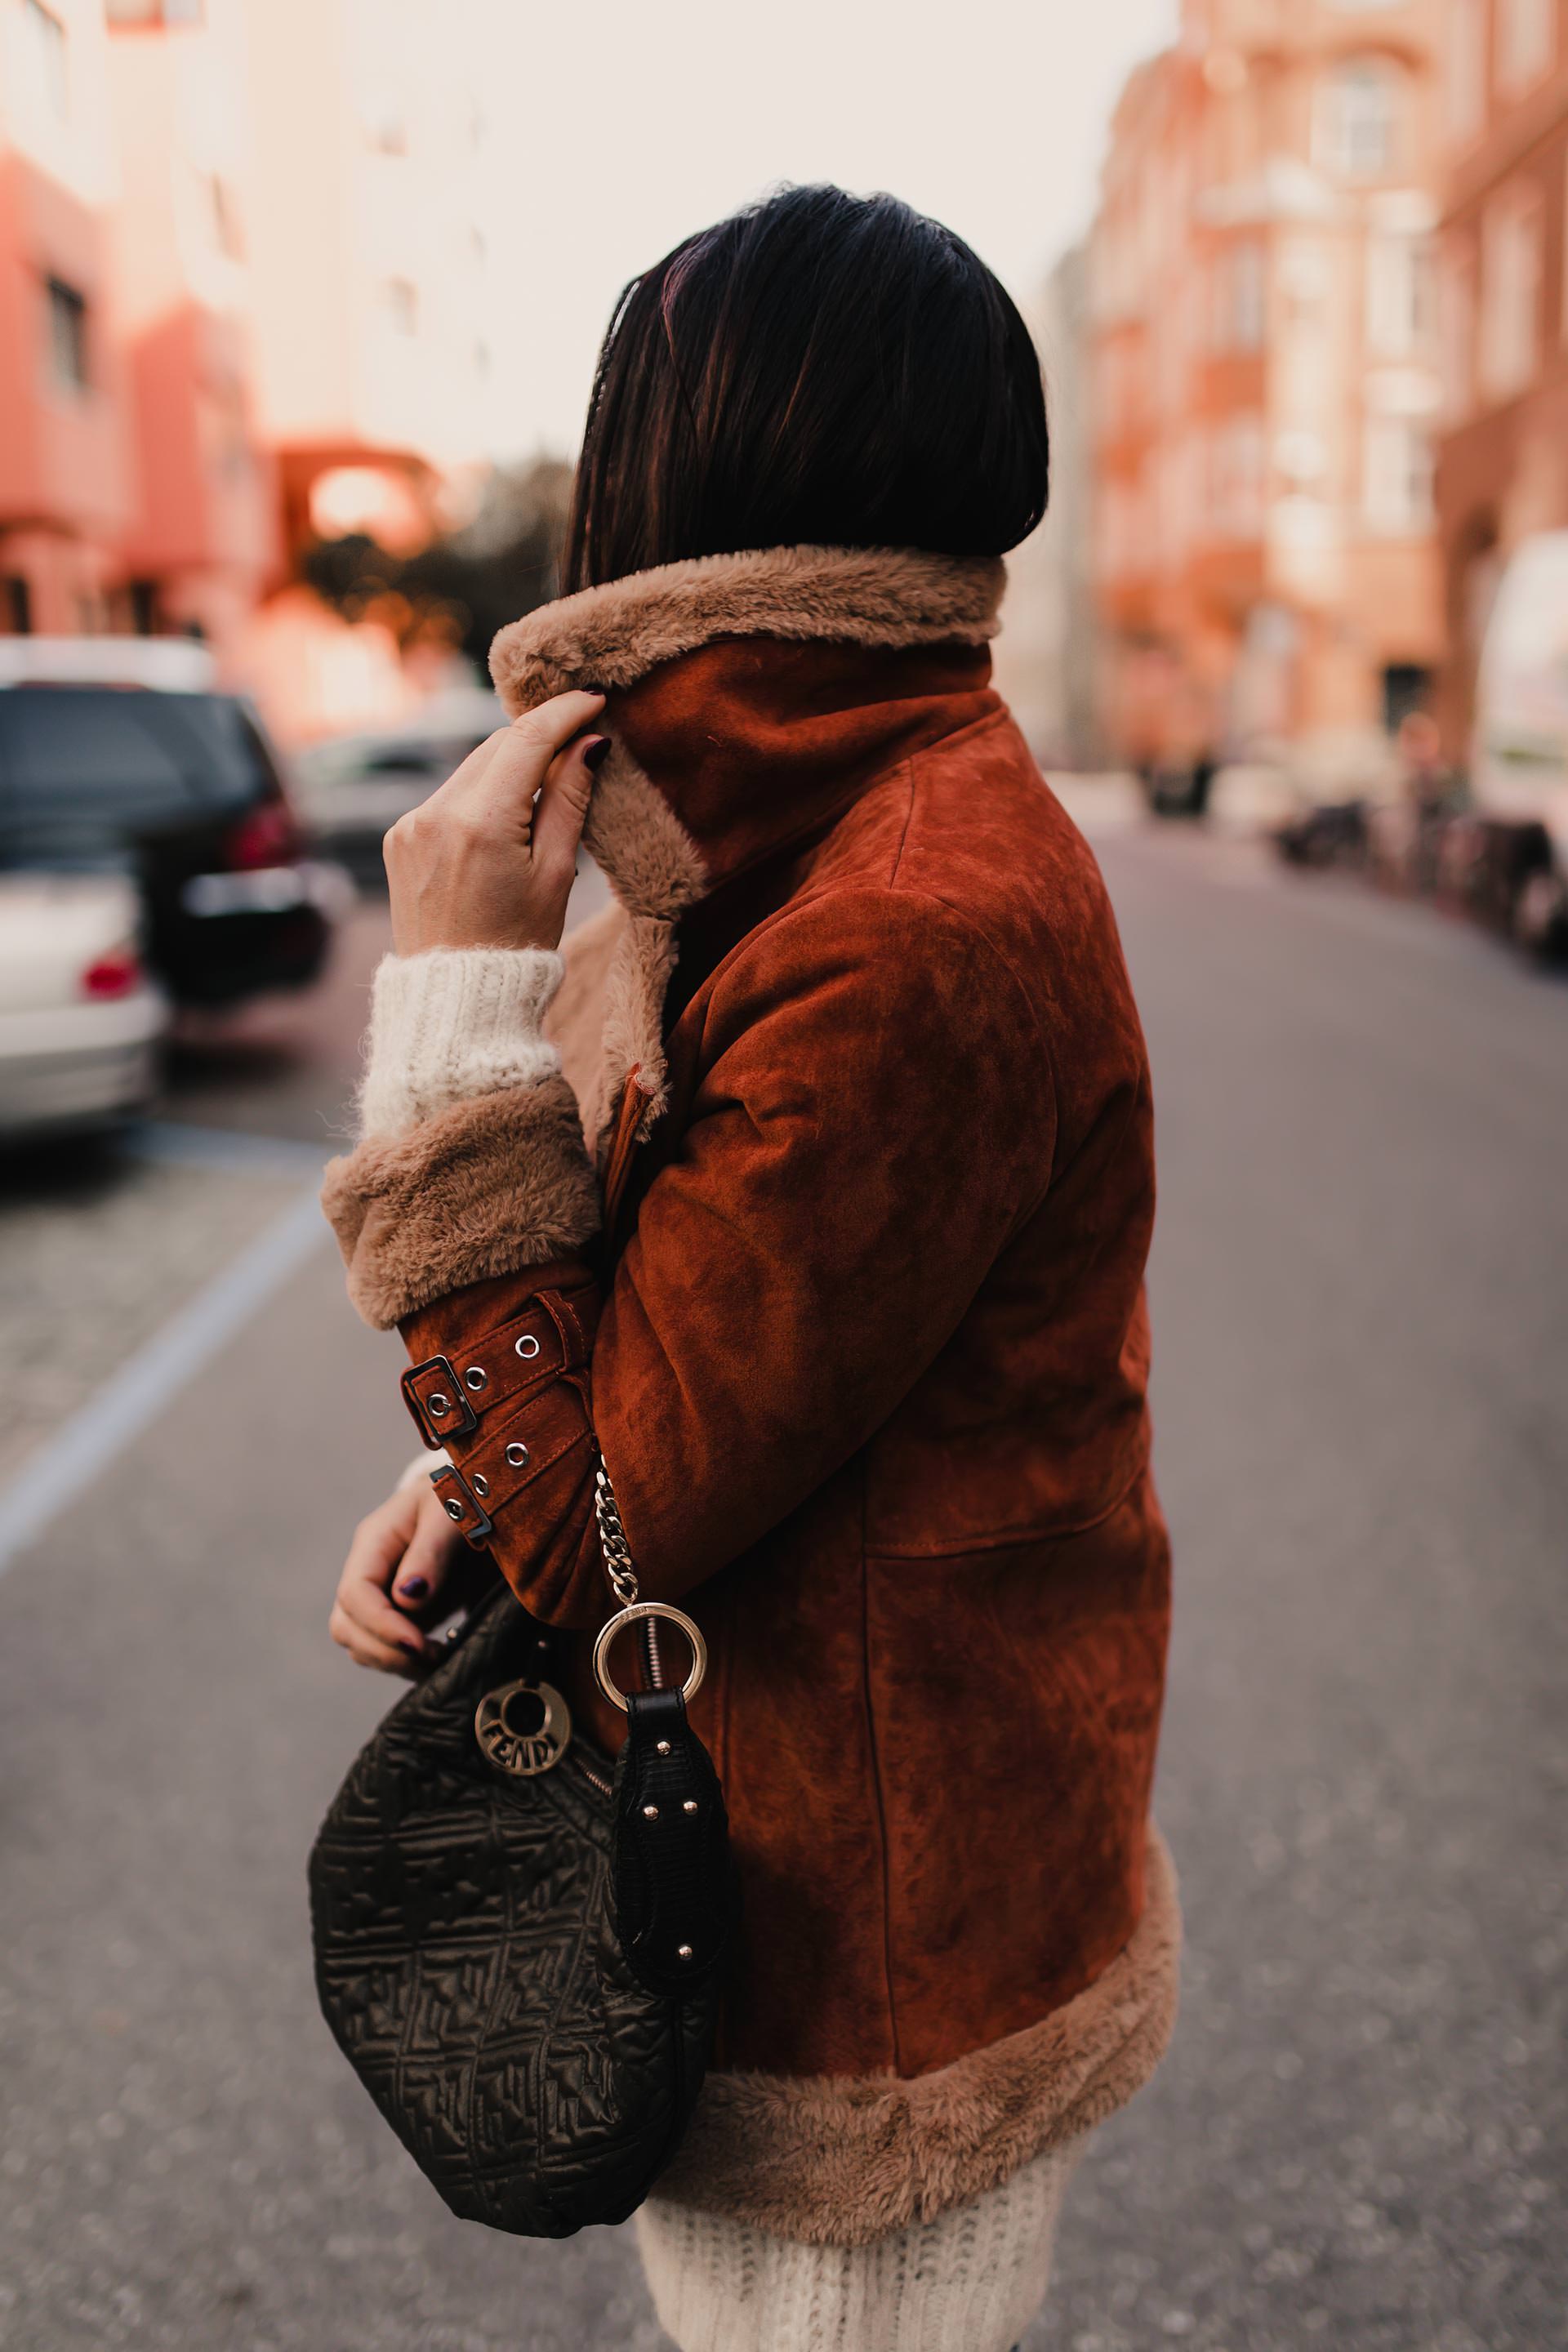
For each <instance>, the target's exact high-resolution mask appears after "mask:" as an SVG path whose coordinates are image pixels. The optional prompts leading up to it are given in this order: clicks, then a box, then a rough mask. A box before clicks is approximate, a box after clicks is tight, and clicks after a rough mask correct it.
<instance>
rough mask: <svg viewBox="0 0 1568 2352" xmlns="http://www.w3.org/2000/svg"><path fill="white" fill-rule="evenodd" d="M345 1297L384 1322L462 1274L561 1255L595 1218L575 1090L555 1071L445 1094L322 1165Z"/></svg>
mask: <svg viewBox="0 0 1568 2352" xmlns="http://www.w3.org/2000/svg"><path fill="white" fill-rule="evenodd" d="M321 1205H322V1207H323V1208H324V1209H325V1211H326V1213H327V1217H328V1220H329V1222H330V1223H331V1227H332V1230H333V1231H334V1233H335V1234H337V1237H338V1245H339V1247H340V1248H341V1249H342V1254H343V1259H344V1263H345V1264H346V1265H347V1267H348V1275H349V1297H351V1298H352V1299H353V1303H354V1305H355V1306H356V1307H358V1309H359V1311H360V1313H361V1314H362V1315H363V1317H364V1319H365V1321H366V1322H367V1323H370V1324H373V1325H374V1327H375V1328H376V1329H377V1330H383V1331H385V1330H390V1329H391V1328H392V1326H393V1325H394V1324H395V1323H399V1322H401V1321H402V1319H403V1318H404V1317H405V1315H412V1314H413V1312H414V1311H415V1309H416V1307H427V1306H428V1305H429V1304H430V1302H431V1300H432V1299H436V1298H444V1297H446V1295H447V1292H448V1291H451V1290H460V1289H462V1288H463V1287H464V1286H465V1285H466V1284H468V1283H470V1282H486V1281H488V1280H489V1277H490V1276H492V1275H497V1274H515V1273H517V1272H519V1271H520V1270H521V1268H523V1267H525V1266H531V1265H548V1264H549V1263H550V1262H551V1261H552V1259H555V1258H563V1257H573V1256H575V1255H576V1254H577V1253H578V1252H579V1251H580V1250H581V1248H582V1246H583V1244H584V1242H585V1241H586V1240H587V1239H588V1236H589V1235H590V1234H593V1233H595V1232H596V1231H597V1229H598V1223H599V1195H598V1188H597V1186H596V1185H595V1181H594V1171H593V1170H592V1168H591V1167H590V1165H589V1161H588V1154H587V1150H586V1149H585V1148H584V1141H583V1128H582V1122H581V1118H580V1116H579V1113H578V1109H577V1097H576V1096H575V1095H574V1093H573V1091H572V1089H571V1087H569V1086H568V1085H567V1083H566V1081H565V1079H564V1078H563V1077H562V1076H559V1075H557V1076H553V1077H548V1078H544V1079H542V1080H541V1081H540V1082H539V1083H538V1084H537V1085H535V1086H529V1087H515V1088H513V1089H511V1090H510V1092H506V1093H502V1094H491V1095H484V1096H481V1097H480V1098H479V1100H478V1101H477V1102H461V1103H456V1104H454V1105H453V1106H452V1108H450V1109H449V1110H444V1111H439V1112H437V1114H436V1116H435V1117H434V1118H426V1119H423V1120H421V1122H420V1124H419V1125H418V1126H417V1127H416V1128H414V1129H411V1130H410V1131H409V1133H408V1134H407V1135H404V1136H396V1137H392V1138H390V1139H387V1138H381V1137H374V1136H372V1137H367V1138H366V1139H365V1140H364V1142H363V1143H361V1144H360V1145H359V1146H358V1147H357V1148H356V1149H355V1150H353V1151H351V1152H350V1153H349V1154H348V1156H347V1158H346V1159H342V1160H331V1161H329V1162H328V1166H327V1173H326V1181H324V1183H323V1184H322V1187H321Z"/></svg>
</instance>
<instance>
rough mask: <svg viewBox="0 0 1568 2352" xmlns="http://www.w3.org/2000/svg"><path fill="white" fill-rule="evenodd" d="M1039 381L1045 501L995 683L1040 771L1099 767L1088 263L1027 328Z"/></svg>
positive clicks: (1014, 579) (1077, 258)
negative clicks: (1045, 426) (1045, 424)
mask: <svg viewBox="0 0 1568 2352" xmlns="http://www.w3.org/2000/svg"><path fill="white" fill-rule="evenodd" d="M1029 327H1030V331H1031V332H1032V333H1033V335H1034V337H1035V341H1036V342H1037V345H1038V347H1039V352H1040V361H1041V365H1042V367H1043V370H1044V373H1045V379H1046V403H1047V411H1048V414H1049V418H1050V430H1051V501H1050V510H1049V512H1048V513H1047V516H1046V520H1045V521H1044V522H1043V523H1042V524H1041V526H1040V528H1039V530H1037V532H1036V533H1035V534H1034V536H1033V538H1031V539H1028V540H1026V541H1025V543H1024V545H1023V546H1022V547H1021V548H1019V549H1018V550H1017V551H1016V553H1014V554H1012V555H1010V556H1009V557H1008V559H1007V580H1008V585H1007V602H1006V606H1005V621H1004V625H1003V629H1002V634H1001V635H1000V637H998V639H997V640H996V645H995V649H994V650H995V667H996V682H997V685H998V687H999V688H1000V689H1001V691H1002V692H1003V693H1004V694H1005V697H1006V698H1007V702H1008V705H1009V708H1010V709H1011V710H1012V712H1013V715H1014V717H1015V718H1016V719H1017V721H1018V724H1019V726H1020V727H1021V728H1022V729H1023V730H1024V733H1025V735H1026V737H1027V739H1028V742H1029V745H1030V748H1031V750H1032V751H1034V753H1035V756H1036V757H1037V759H1038V760H1039V761H1040V762H1041V764H1042V766H1044V767H1047V768H1070V769H1079V770H1082V769H1088V768H1093V767H1095V766H1097V765H1098V764H1099V763H1100V730H1099V712H1098V709H1097V705H1096V694H1095V676H1096V656H1095V646H1096V639H1097V634H1098V633H1097V626H1096V617H1095V609H1094V588H1093V580H1092V576H1091V571H1090V562H1091V552H1092V541H1091V528H1092V517H1093V483H1092V478H1091V473H1092V454H1093V453H1092V448H1091V446H1090V441H1089V418H1090V416H1091V415H1092V407H1091V399H1090V392H1091V387H1090V381H1089V357H1090V353H1089V332H1088V330H1089V310H1088V255H1087V253H1086V250H1085V248H1084V247H1082V246H1081V245H1075V246H1073V247H1071V248H1070V249H1069V250H1068V252H1066V253H1064V254H1063V256H1062V257H1061V259H1060V260H1059V261H1058V264H1057V266H1056V268H1054V269H1053V270H1052V272H1051V274H1050V277H1049V278H1047V281H1046V285H1045V288H1044V289H1043V291H1042V294H1041V297H1040V299H1039V301H1038V302H1037V304H1036V305H1035V306H1034V309H1033V311H1032V314H1031V316H1030V320H1029Z"/></svg>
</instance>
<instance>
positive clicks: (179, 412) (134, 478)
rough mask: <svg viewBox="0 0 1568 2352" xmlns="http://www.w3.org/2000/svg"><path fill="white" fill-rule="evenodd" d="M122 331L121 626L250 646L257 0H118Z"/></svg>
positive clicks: (115, 220)
mask: <svg viewBox="0 0 1568 2352" xmlns="http://www.w3.org/2000/svg"><path fill="white" fill-rule="evenodd" d="M108 19H109V44H108V64H109V82H110V100H111V121H112V136H113V149H114V155H115V161H116V165H117V169H118V173H119V187H118V190H117V194H116V201H115V205H114V207H113V214H112V223H111V251H112V257H113V292H112V298H111V301H110V314H111V329H112V332H113V334H114V336H115V339H116V341H117V342H118V345H119V364H120V367H121V371H122V374H123V379H124V395H125V401H126V424H127V427H128V430H129V434H130V437H131V442H132V467H131V485H132V499H131V507H130V511H129V513H128V515H127V516H126V518H125V520H124V521H123V523H122V525H121V530H120V533H119V538H118V548H117V555H118V563H119V569H120V572H121V583H122V585H121V591H120V593H119V595H118V597H117V599H116V609H115V611H114V614H113V619H114V624H115V625H116V626H118V627H121V628H127V629H137V630H141V631H142V632H147V633H152V634H154V635H157V634H162V633H163V632H164V631H171V630H172V631H176V632H188V633H190V634H192V635H200V636H202V637H205V639H206V640H207V642H208V643H209V644H210V645H211V646H213V648H214V650H215V652H216V654H217V656H218V658H219V660H220V662H222V663H223V664H224V666H225V667H227V668H232V667H234V666H235V665H236V663H237V661H238V660H239V659H240V658H241V646H242V641H243V637H244V633H245V630H246V627H247V623H248V620H249V616H250V614H251V611H252V609H253V607H254V606H255V604H256V602H257V600H258V596H259V595H260V593H261V592H262V589H263V587H264V586H265V585H266V584H267V583H268V580H269V579H270V578H271V577H272V576H273V575H274V574H275V573H276V571H277V566H278V562H279V532H278V525H277V514H276V496H275V486H274V472H273V467H272V462H271V457H270V453H269V452H268V449H267V447H266V445H265V443H264V441H263V439H262V437H261V435H260V432H259V424H258V415H257V411H256V401H255V394H254V388H253V373H254V365H255V357H256V349H255V336H254V333H253V331H252V325H251V306H252V289H251V283H250V272H249V236H250V218H249V215H248V214H247V207H246V205H245V203H244V200H243V196H242V192H241V175H242V172H243V165H244V158H245V154H246V143H247V139H246V133H247V110H246V92H247V76H246V48H245V30H246V27H245V13H244V0H200V5H197V0H184V5H181V0H109V5H108Z"/></svg>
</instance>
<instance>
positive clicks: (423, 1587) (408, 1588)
mask: <svg viewBox="0 0 1568 2352" xmlns="http://www.w3.org/2000/svg"><path fill="white" fill-rule="evenodd" d="M429 1590H430V1587H429V1586H428V1584H426V1581H425V1579H424V1578H423V1577H422V1576H405V1578H404V1580H403V1581H402V1583H401V1584H400V1585H399V1586H398V1588H397V1597H398V1599H399V1600H400V1601H423V1600H424V1598H425V1595H426V1593H427V1592H428V1591H429Z"/></svg>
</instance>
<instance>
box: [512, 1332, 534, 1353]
mask: <svg viewBox="0 0 1568 2352" xmlns="http://www.w3.org/2000/svg"><path fill="white" fill-rule="evenodd" d="M512 1353H513V1354H514V1355H518V1356H537V1355H538V1353H539V1342H538V1340H537V1339H535V1338H534V1336H533V1334H532V1332H531V1331H525V1332H524V1333H523V1335H522V1337H521V1339H519V1340H518V1341H517V1342H516V1344H515V1346H514V1348H513V1349H512Z"/></svg>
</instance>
